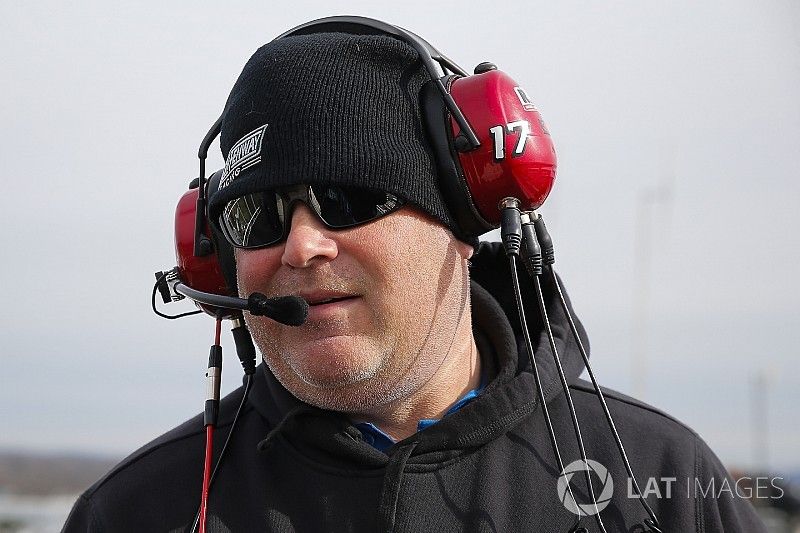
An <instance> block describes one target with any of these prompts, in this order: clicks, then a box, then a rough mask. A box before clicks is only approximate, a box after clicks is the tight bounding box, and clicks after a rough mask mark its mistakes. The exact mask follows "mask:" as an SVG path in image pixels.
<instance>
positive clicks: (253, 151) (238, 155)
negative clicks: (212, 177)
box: [219, 124, 268, 189]
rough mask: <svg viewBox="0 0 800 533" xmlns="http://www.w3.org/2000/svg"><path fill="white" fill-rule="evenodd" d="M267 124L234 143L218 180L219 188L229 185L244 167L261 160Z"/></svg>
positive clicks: (246, 167)
mask: <svg viewBox="0 0 800 533" xmlns="http://www.w3.org/2000/svg"><path fill="white" fill-rule="evenodd" d="M267 126H268V124H264V125H263V126H259V127H258V128H256V129H254V130H253V131H251V132H250V133H248V134H247V135H245V136H244V137H242V138H241V139H239V140H238V141H236V144H234V145H233V146H232V147H231V149H230V151H229V152H228V159H227V161H225V169H224V170H223V171H222V178H220V180H219V189H224V188H225V187H227V186H228V185H230V184H231V183H232V182H233V180H234V179H236V177H237V176H238V175H239V174H240V173H241V172H242V171H243V170H245V169H248V168H250V167H252V166H254V165H257V164H259V163H260V162H261V144H262V143H263V141H264V130H266V129H267Z"/></svg>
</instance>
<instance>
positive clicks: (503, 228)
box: [498, 197, 522, 256]
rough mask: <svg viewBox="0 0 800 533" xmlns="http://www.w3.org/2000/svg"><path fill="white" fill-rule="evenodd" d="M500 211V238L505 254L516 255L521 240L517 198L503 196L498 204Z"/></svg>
mask: <svg viewBox="0 0 800 533" xmlns="http://www.w3.org/2000/svg"><path fill="white" fill-rule="evenodd" d="M498 207H499V208H500V211H501V218H500V238H501V239H502V241H503V246H504V247H505V249H506V255H507V256H512V255H513V256H518V255H519V248H520V243H521V242H522V223H521V222H520V219H519V216H520V212H519V200H517V199H516V198H512V197H508V198H503V199H502V200H501V201H500V205H499V206H498Z"/></svg>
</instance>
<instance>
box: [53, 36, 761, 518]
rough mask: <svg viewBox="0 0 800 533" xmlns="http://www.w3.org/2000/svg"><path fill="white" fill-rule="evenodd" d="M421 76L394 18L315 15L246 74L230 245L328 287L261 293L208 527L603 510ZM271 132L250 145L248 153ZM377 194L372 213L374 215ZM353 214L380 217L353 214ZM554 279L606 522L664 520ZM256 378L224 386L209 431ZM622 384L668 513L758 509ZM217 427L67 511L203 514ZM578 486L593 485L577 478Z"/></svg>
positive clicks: (632, 427) (248, 271)
mask: <svg viewBox="0 0 800 533" xmlns="http://www.w3.org/2000/svg"><path fill="white" fill-rule="evenodd" d="M427 79H428V75H427V73H426V72H425V70H424V69H422V68H421V66H420V64H419V60H418V57H417V54H416V52H415V51H414V50H412V49H411V48H410V47H409V46H407V45H406V44H404V43H402V42H401V41H399V40H398V39H396V38H394V37H390V36H387V35H355V34H345V33H318V34H311V35H303V36H295V37H286V38H284V39H279V40H276V41H273V42H271V43H269V44H267V45H265V46H264V47H262V48H261V49H259V50H258V51H257V52H256V54H255V55H254V56H253V57H252V58H251V59H250V61H249V62H248V63H247V65H246V66H245V68H244V71H243V72H242V74H241V76H240V77H239V79H238V81H237V82H236V85H235V86H234V88H233V90H232V92H231V95H230V97H229V99H228V102H227V105H226V108H225V112H224V115H223V121H222V132H221V147H222V151H223V155H225V156H226V159H227V161H228V165H226V174H225V175H223V177H222V179H221V181H220V188H219V190H218V191H217V192H216V193H215V194H213V195H212V196H211V198H210V207H209V212H210V218H211V220H212V221H215V222H216V221H217V220H219V225H220V227H219V230H220V231H221V233H222V235H223V236H224V238H225V239H227V240H228V241H229V242H230V244H232V245H233V246H234V247H235V248H236V249H235V252H234V261H235V265H231V268H233V269H235V272H229V274H235V282H236V284H237V289H238V292H239V294H240V295H242V296H246V295H248V294H251V293H253V292H262V293H264V294H266V295H268V296H278V295H299V296H301V297H303V298H305V299H306V300H307V301H308V302H309V304H310V310H309V315H308V320H307V321H306V323H305V324H303V325H302V326H300V327H289V326H283V325H280V324H278V323H276V322H273V321H271V320H269V319H266V318H263V317H254V316H247V317H246V320H247V325H248V327H249V330H250V331H251V333H252V335H253V337H254V339H255V341H256V344H257V345H258V347H259V350H260V352H261V353H262V355H263V358H264V363H265V364H264V365H262V366H261V367H260V368H259V369H258V371H257V373H256V381H255V384H254V386H253V389H252V392H251V394H250V397H249V398H248V401H247V405H246V407H245V410H244V412H243V415H242V418H241V420H240V421H239V424H240V425H239V427H238V428H237V431H236V433H235V434H234V436H233V438H232V441H231V444H230V451H229V455H228V456H227V458H226V459H225V462H224V464H223V466H222V468H221V470H220V472H219V475H218V477H217V479H216V481H215V484H214V486H213V488H212V490H211V495H210V498H209V518H208V527H209V531H265V530H267V531H312V532H316V531H370V532H372V531H513V532H516V531H547V532H551V531H565V532H566V531H573V530H575V529H574V528H575V526H576V524H577V525H580V526H582V527H585V528H588V530H590V531H599V530H600V521H598V520H596V518H594V517H591V516H589V517H587V516H583V517H582V518H580V522H579V523H578V519H579V517H578V515H576V514H573V513H572V512H571V511H570V510H569V505H565V504H564V491H563V489H562V490H561V491H559V485H558V481H559V474H560V468H559V466H558V462H557V461H556V458H555V455H554V451H553V447H552V446H551V443H550V440H549V437H548V429H547V425H546V421H545V418H544V416H543V410H542V406H541V403H540V402H539V401H538V399H537V393H536V383H535V380H534V377H533V374H532V372H531V368H530V365H529V363H528V356H527V354H526V352H525V349H524V348H522V346H524V343H523V341H522V335H521V333H522V331H521V326H520V321H519V319H518V318H517V315H516V308H515V300H514V297H513V292H512V288H511V282H510V272H509V267H508V264H507V260H506V257H505V255H504V253H503V251H502V249H501V247H500V246H499V245H497V244H481V245H480V246H479V247H477V249H476V242H475V240H474V239H473V238H472V237H473V236H470V235H467V234H464V233H463V232H462V230H461V229H460V228H459V227H458V225H457V224H456V223H455V222H454V221H453V218H452V216H451V214H450V212H449V211H448V208H447V206H446V201H445V199H444V198H443V197H442V193H441V192H440V191H439V188H438V186H437V183H438V177H437V170H436V168H437V167H436V164H435V161H434V157H433V155H432V153H431V149H430V146H429V145H428V140H427V139H426V136H425V133H424V131H423V128H422V126H421V123H422V117H421V111H420V104H419V93H420V90H421V87H422V84H423V83H424V82H425V81H426V80H427ZM254 139H257V142H255V141H253V140H254ZM253 150H257V154H258V156H259V157H254V158H252V159H250V161H251V162H252V161H255V163H252V165H250V166H249V167H248V168H246V169H242V170H241V172H239V171H238V170H237V171H233V170H231V167H232V165H230V162H231V160H233V159H237V160H239V159H241V157H242V156H243V154H251V155H252V154H255V153H256V152H254V151H253ZM343 199H346V200H347V201H344V200H343ZM330 202H333V204H332V205H335V209H333V208H329V203H330ZM365 205H368V206H370V209H372V211H371V212H370V214H369V215H368V216H356V215H355V214H354V213H355V212H356V211H355V210H357V209H362V208H363V207H364V206H365ZM348 209H352V211H348ZM351 215H352V217H353V218H352V221H356V222H357V221H361V222H362V223H360V224H358V225H352V224H349V223H348V222H347V221H342V220H341V219H342V218H346V217H347V216H351ZM259 217H266V218H259ZM337 217H339V218H337ZM365 218H367V219H368V220H366V221H365V220H364V219H365ZM265 220H266V222H264V221H265ZM343 226H344V227H343ZM220 238H222V237H220ZM544 288H545V300H546V302H545V303H546V308H547V311H548V314H549V316H550V319H551V322H552V325H553V331H554V334H555V344H556V346H557V348H558V350H559V353H560V354H561V357H562V361H563V366H564V370H565V372H566V374H567V377H568V379H569V382H570V392H571V396H572V398H573V400H574V403H575V406H576V409H577V412H578V416H579V417H580V420H581V426H582V430H583V438H584V441H585V443H586V445H587V446H586V447H587V455H588V457H589V458H590V459H593V460H594V461H597V462H598V463H600V464H602V465H604V467H605V468H607V469H608V471H609V473H610V476H611V478H612V479H613V480H614V481H616V483H617V488H616V489H615V492H613V496H612V497H610V498H609V497H604V498H600V494H601V493H600V492H599V491H598V489H599V488H600V487H599V484H598V485H597V486H596V487H595V496H597V497H598V498H599V499H601V500H604V501H598V507H603V509H602V513H601V515H600V516H601V518H602V523H603V527H604V528H605V529H606V530H607V531H637V530H638V531H642V530H646V529H645V528H644V527H643V526H642V525H641V524H643V523H644V522H643V520H644V519H646V518H647V515H646V514H645V512H644V511H643V508H642V506H641V504H640V502H639V501H638V500H637V499H636V498H634V497H628V496H627V495H626V491H625V488H626V481H627V474H626V472H625V470H624V468H623V463H622V460H621V459H620V456H619V454H618V453H617V450H616V448H615V446H614V441H613V439H612V436H611V434H610V432H609V430H608V427H607V426H606V425H605V422H604V419H603V417H602V411H601V408H600V405H599V403H598V401H597V398H596V397H595V396H594V394H593V392H592V389H591V387H590V386H588V385H587V384H586V383H585V382H584V381H582V380H580V379H578V376H579V374H580V373H581V371H582V370H583V363H582V361H581V358H580V354H579V352H578V350H577V345H576V343H575V341H574V340H573V339H572V337H571V336H570V332H569V328H568V325H567V319H566V316H565V314H564V313H563V311H561V309H560V307H558V305H557V300H556V291H555V288H554V286H552V285H551V284H549V283H545V287H544ZM523 293H524V297H525V301H526V305H527V307H528V309H529V317H530V324H529V330H530V332H531V334H532V336H533V341H534V342H533V344H534V353H535V357H536V360H537V363H538V365H539V372H540V374H541V376H542V381H543V391H544V394H545V397H546V401H547V405H548V407H549V414H550V418H551V420H552V421H553V424H554V425H555V434H556V436H557V440H558V444H559V447H560V450H561V454H562V455H563V456H564V457H565V460H566V462H571V461H572V460H574V459H576V458H578V457H579V452H578V448H577V446H576V444H575V439H574V435H573V433H572V426H571V422H570V420H571V418H570V414H569V412H568V410H567V407H566V403H565V401H564V399H565V394H564V391H563V390H562V388H561V386H560V381H559V377H558V375H557V373H556V368H555V365H554V363H553V358H552V356H551V355H552V354H551V349H550V346H549V341H548V338H547V336H546V332H545V328H544V325H543V323H542V321H541V320H534V319H533V317H534V316H535V313H534V312H533V310H535V309H536V300H535V297H534V296H533V292H532V286H531V284H530V282H528V281H524V282H523ZM579 330H580V332H581V335H582V336H584V337H585V333H584V332H583V328H582V327H580V326H579ZM583 342H584V344H585V345H587V346H588V341H587V340H586V339H585V338H584V339H583ZM242 394H243V391H242V390H241V389H240V390H238V391H236V392H234V393H232V394H231V395H230V396H228V397H227V398H226V399H224V400H223V402H222V405H221V410H220V411H221V420H220V423H219V428H220V431H218V433H217V439H218V442H217V443H216V446H215V449H219V448H220V447H221V445H222V441H223V439H224V436H225V430H226V428H228V427H229V426H230V424H231V419H232V417H233V412H234V411H235V407H236V405H238V403H239V402H240V401H241V399H242ZM607 398H608V403H609V406H610V409H611V410H612V412H613V414H614V416H615V419H616V422H617V426H618V428H619V432H620V434H621V437H622V440H623V441H624V443H625V445H626V448H627V451H628V455H629V457H630V459H631V464H632V466H633V468H634V471H635V472H636V473H637V474H638V475H639V476H640V477H644V478H650V477H652V478H654V479H657V480H662V479H673V478H674V479H676V480H678V485H676V486H675V487H673V494H672V497H670V498H660V499H659V498H652V497H651V498H649V499H648V502H649V504H650V505H651V506H652V507H653V509H654V511H655V514H656V515H657V517H658V519H659V523H660V525H661V528H662V530H663V531H670V532H678V531H680V532H685V531H723V530H724V531H743V532H744V531H747V532H753V531H761V530H762V526H761V525H760V524H759V522H758V519H757V518H756V516H755V513H754V511H753V509H752V508H751V507H750V505H749V504H748V503H747V502H745V501H742V500H740V499H738V498H736V497H728V495H724V496H723V497H720V498H717V497H715V495H706V496H705V497H703V496H699V497H698V496H697V495H696V494H692V493H690V492H691V490H690V489H691V488H692V487H693V486H694V485H691V483H694V482H695V480H696V481H697V482H698V483H701V484H702V486H703V487H706V486H708V485H709V483H716V484H721V483H722V482H723V481H724V482H726V483H729V482H730V480H729V479H728V478H727V474H726V473H725V470H724V468H723V467H722V465H721V464H720V463H719V461H718V460H717V459H716V457H715V456H714V455H713V453H712V452H711V451H710V450H709V449H708V447H707V446H706V445H705V443H703V441H702V440H701V439H700V438H699V437H698V436H697V435H696V434H695V433H693V432H692V431H691V430H689V429H688V428H686V427H685V426H683V425H681V424H680V423H679V422H677V421H675V420H674V419H672V418H670V417H668V416H667V415H665V414H663V413H660V412H658V411H656V410H655V409H653V408H651V407H649V406H646V405H643V404H641V403H639V402H637V401H635V400H633V399H630V398H627V397H625V396H623V395H621V394H618V393H614V392H612V391H608V393H607ZM203 449H204V433H203V427H202V423H201V421H200V419H198V418H195V419H192V420H190V421H188V422H186V423H185V424H183V425H182V426H180V427H178V428H176V429H174V430H172V431H171V432H169V433H167V434H166V435H164V436H162V437H160V438H159V439H157V440H156V441H154V442H152V443H150V444H148V445H146V446H145V447H144V448H142V449H140V450H139V451H137V452H135V453H134V454H133V455H131V456H130V457H129V458H127V459H126V460H125V461H123V462H122V463H121V464H120V465H119V466H117V467H116V468H115V469H114V470H113V471H112V472H111V473H110V474H108V475H107V476H106V477H105V478H103V479H102V480H100V481H99V482H98V483H97V484H95V485H94V486H93V487H92V488H90V489H89V490H88V491H87V492H86V493H85V494H84V495H82V496H81V498H80V499H79V501H78V502H77V503H76V505H75V508H74V510H73V512H72V515H71V516H70V518H69V519H68V521H67V524H66V526H65V531H69V532H72V531H187V530H188V529H189V528H190V527H191V524H192V522H193V520H194V517H195V513H196V512H197V505H198V502H199V499H200V498H199V491H200V486H201V479H202V478H201V476H202V470H201V465H202V461H203ZM560 479H562V480H563V479H565V477H564V476H561V478H560ZM687 480H691V481H690V482H689V484H687ZM566 481H567V483H569V481H570V480H569V478H566ZM596 481H599V482H601V483H602V484H603V487H605V486H606V482H607V480H606V479H603V480H598V479H596ZM562 486H563V485H562ZM683 487H686V490H683ZM572 489H573V491H574V492H575V497H576V499H577V500H578V501H579V503H586V502H589V501H591V498H590V496H589V494H588V492H587V491H586V487H585V486H584V485H581V484H580V482H579V481H578V479H577V478H576V479H575V481H573V482H572ZM682 490H683V492H681V491H682ZM602 494H605V491H603V492H602ZM592 507H593V506H592ZM588 512H591V509H590V511H588Z"/></svg>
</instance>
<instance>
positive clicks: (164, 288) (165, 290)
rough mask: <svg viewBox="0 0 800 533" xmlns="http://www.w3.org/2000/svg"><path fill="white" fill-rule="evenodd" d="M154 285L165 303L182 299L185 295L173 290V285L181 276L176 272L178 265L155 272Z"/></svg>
mask: <svg viewBox="0 0 800 533" xmlns="http://www.w3.org/2000/svg"><path fill="white" fill-rule="evenodd" d="M155 275H156V286H157V287H158V292H159V293H160V294H161V299H162V300H164V303H165V304H168V303H170V302H177V301H180V300H183V299H184V298H185V296H184V295H183V294H180V293H179V292H177V291H176V290H175V285H176V284H177V283H180V281H181V277H180V275H179V274H178V267H174V268H173V269H171V270H167V271H165V272H156V273H155Z"/></svg>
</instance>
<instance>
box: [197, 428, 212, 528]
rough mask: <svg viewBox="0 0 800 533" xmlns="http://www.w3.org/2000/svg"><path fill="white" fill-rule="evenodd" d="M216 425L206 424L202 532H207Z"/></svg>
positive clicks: (201, 505) (201, 501)
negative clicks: (207, 512)
mask: <svg viewBox="0 0 800 533" xmlns="http://www.w3.org/2000/svg"><path fill="white" fill-rule="evenodd" d="M213 438H214V426H212V425H211V424H209V425H207V426H206V461H205V465H204V466H203V495H202V497H201V500H200V533H205V532H206V509H207V508H208V484H209V480H210V479H211V456H212V455H213V448H214V442H213Z"/></svg>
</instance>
